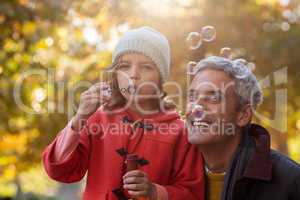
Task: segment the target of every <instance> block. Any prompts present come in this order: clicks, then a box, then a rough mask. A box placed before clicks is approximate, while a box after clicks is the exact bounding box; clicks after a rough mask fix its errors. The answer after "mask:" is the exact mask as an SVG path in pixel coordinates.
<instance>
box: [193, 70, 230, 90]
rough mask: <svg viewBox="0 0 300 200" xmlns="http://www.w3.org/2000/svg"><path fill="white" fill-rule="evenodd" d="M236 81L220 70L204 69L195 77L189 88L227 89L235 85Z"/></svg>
mask: <svg viewBox="0 0 300 200" xmlns="http://www.w3.org/2000/svg"><path fill="white" fill-rule="evenodd" d="M234 84H235V83H234V81H233V80H232V79H231V78H230V77H229V76H228V74H226V73H225V72H222V71H220V70H204V71H203V72H198V74H197V75H196V76H195V77H194V78H193V80H192V83H191V85H190V87H189V90H195V91H198V90H201V91H205V92H209V91H225V90H227V89H231V88H233V87H234Z"/></svg>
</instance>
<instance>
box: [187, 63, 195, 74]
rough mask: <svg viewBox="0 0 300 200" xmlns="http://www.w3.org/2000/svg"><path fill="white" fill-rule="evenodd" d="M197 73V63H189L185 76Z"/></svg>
mask: <svg viewBox="0 0 300 200" xmlns="http://www.w3.org/2000/svg"><path fill="white" fill-rule="evenodd" d="M196 73H197V62H194V61H190V62H189V63H188V64H187V74H188V75H195V74H196Z"/></svg>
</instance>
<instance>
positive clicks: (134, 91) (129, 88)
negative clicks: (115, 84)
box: [127, 84, 137, 94]
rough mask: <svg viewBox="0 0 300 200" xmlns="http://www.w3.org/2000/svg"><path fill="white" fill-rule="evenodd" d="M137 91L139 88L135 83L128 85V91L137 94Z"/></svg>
mask: <svg viewBox="0 0 300 200" xmlns="http://www.w3.org/2000/svg"><path fill="white" fill-rule="evenodd" d="M136 91H137V88H136V86H135V85H133V84H130V85H129V86H128V88H127V92H128V93H129V94H135V93H136Z"/></svg>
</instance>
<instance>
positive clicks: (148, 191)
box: [123, 170, 157, 199]
mask: <svg viewBox="0 0 300 200" xmlns="http://www.w3.org/2000/svg"><path fill="white" fill-rule="evenodd" d="M123 184H124V186H123V187H124V189H126V190H127V191H128V194H129V195H131V196H133V197H141V196H144V197H149V198H150V199H156V196H157V194H156V188H155V186H154V184H153V183H151V182H150V180H149V179H148V176H147V174H146V173H145V172H143V171H140V170H133V171H130V172H127V173H126V174H125V175H124V176H123Z"/></svg>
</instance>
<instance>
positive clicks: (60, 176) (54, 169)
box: [42, 120, 90, 183]
mask: <svg viewBox="0 0 300 200" xmlns="http://www.w3.org/2000/svg"><path fill="white" fill-rule="evenodd" d="M71 124H72V120H71V121H70V122H69V123H68V125H67V126H66V127H65V128H64V129H63V130H62V131H60V133H59V134H58V135H57V137H56V138H55V139H54V141H53V142H52V143H51V144H49V145H48V146H47V147H46V149H45V150H44V152H43V155H42V157H43V164H44V167H45V170H46V172H47V174H48V175H49V176H50V177H51V178H52V179H54V180H57V181H60V182H65V183H70V182H76V181H80V180H81V179H82V178H83V177H84V175H85V173H86V171H87V168H88V159H89V151H90V140H89V136H88V133H87V129H85V128H84V129H82V130H81V131H80V132H79V133H78V132H75V131H73V130H72V128H71Z"/></svg>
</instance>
